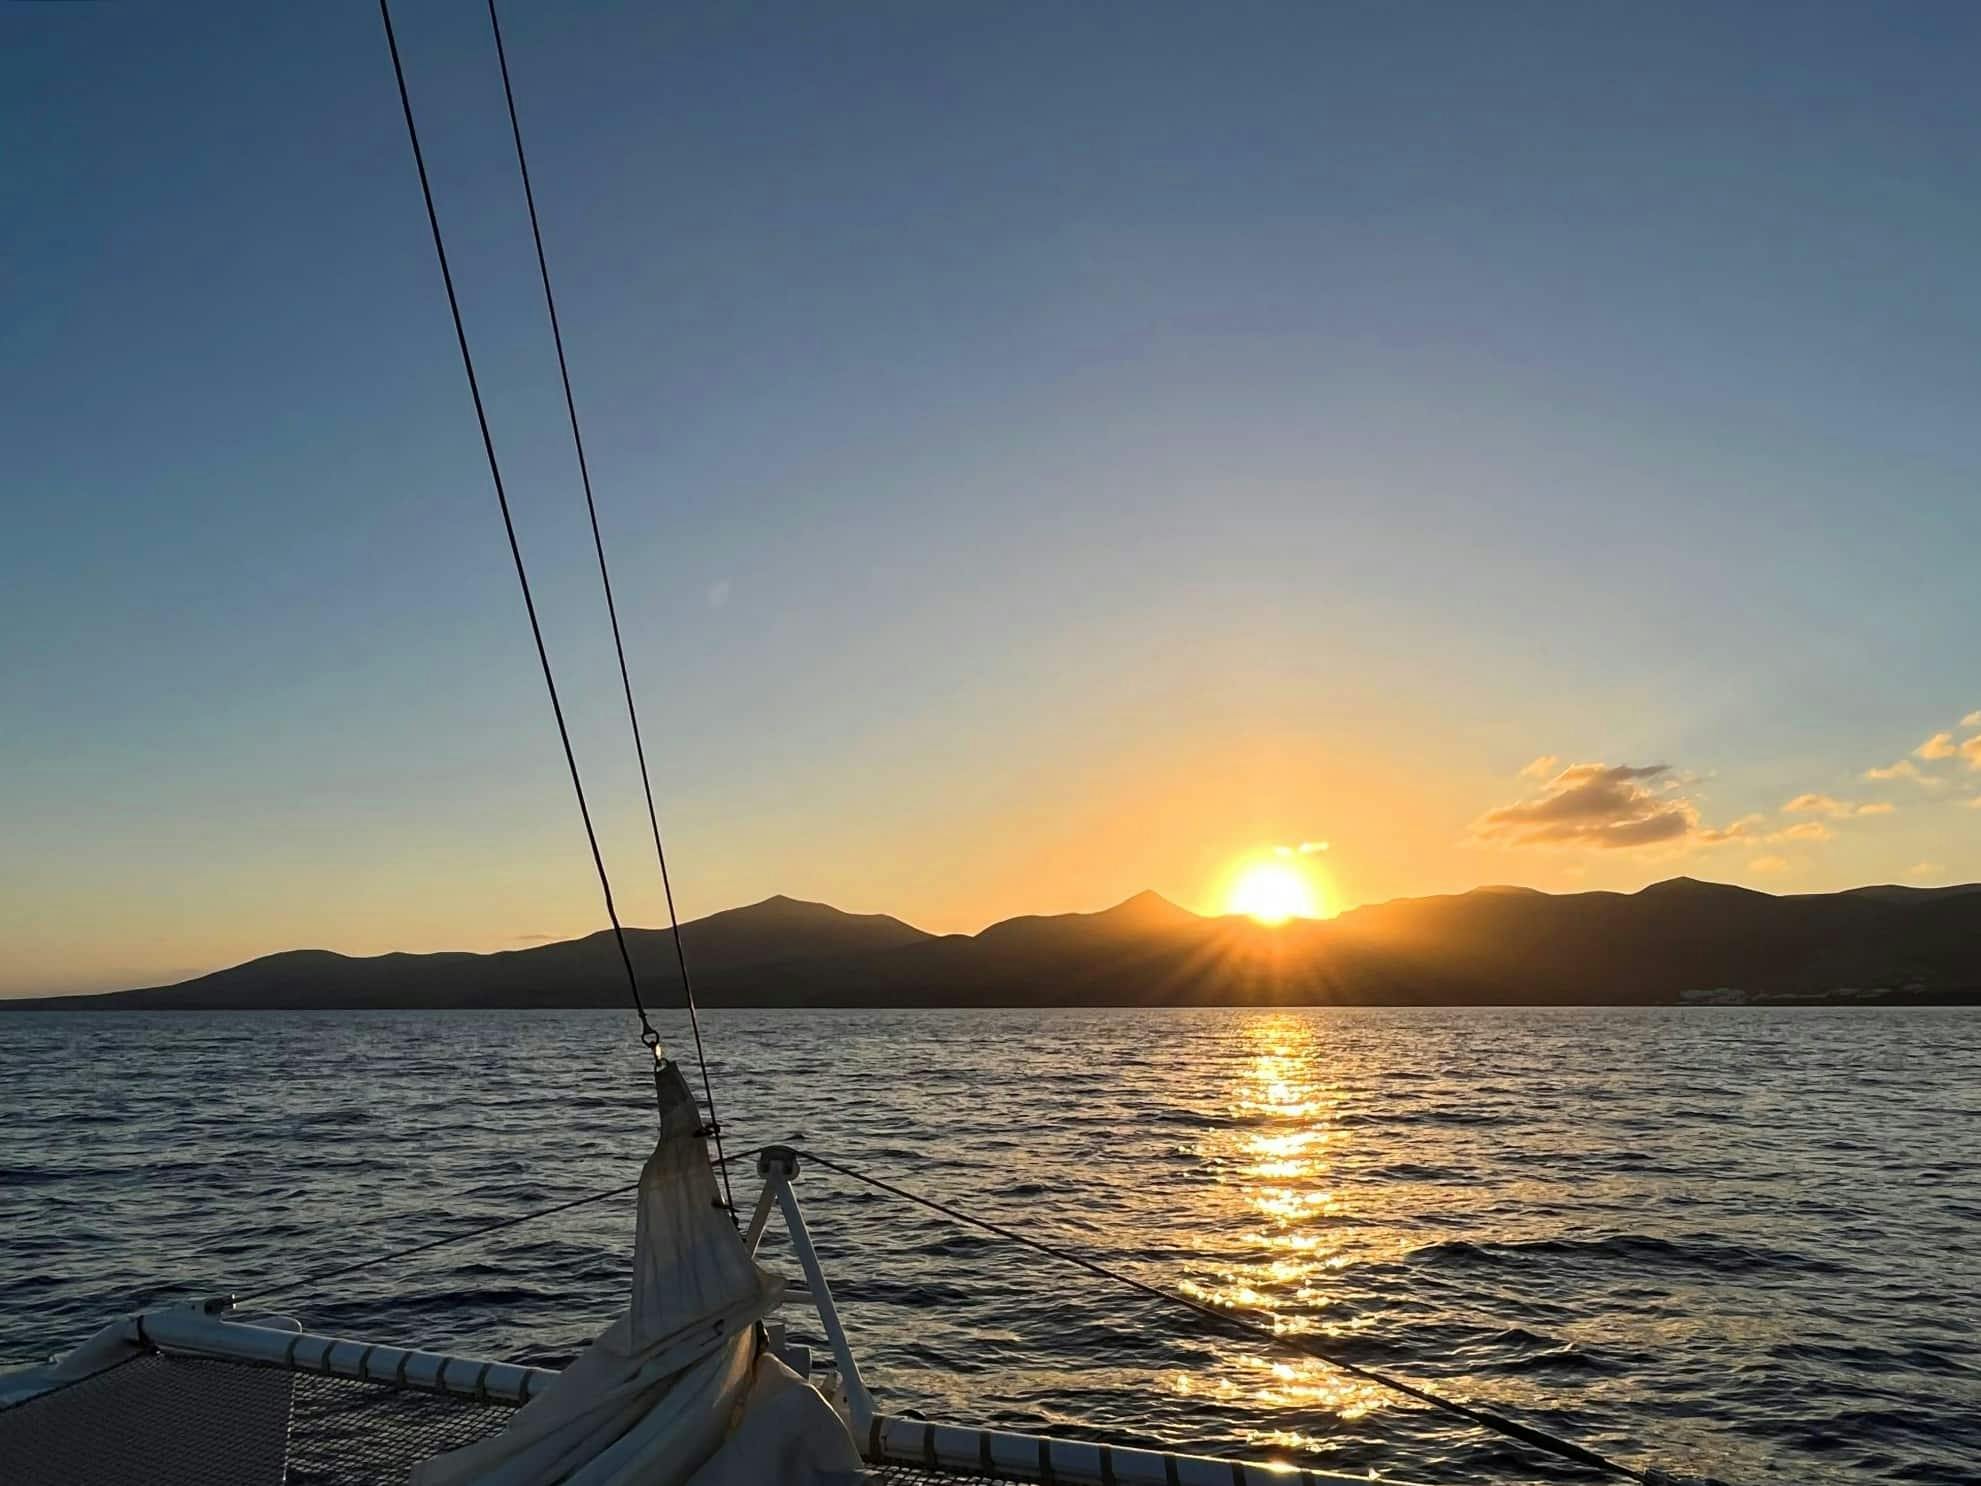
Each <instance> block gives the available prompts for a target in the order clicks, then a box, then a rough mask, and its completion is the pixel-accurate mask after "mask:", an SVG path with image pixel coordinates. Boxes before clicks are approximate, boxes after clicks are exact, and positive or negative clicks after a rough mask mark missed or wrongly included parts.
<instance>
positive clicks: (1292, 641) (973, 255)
mask: <svg viewBox="0 0 1981 1486" xmlns="http://www.w3.org/2000/svg"><path fill="white" fill-rule="evenodd" d="M396 19H397V22H398V26H399V31H400V43H401V47H402V50H403V52H404V56H405V61H406V66H407V69H408V73H409V78H410V84H411V88H412V92H413V101H414V106H415V109H416V111H417V116H418V119H419V122H420V126H421V130H422V134H423V143H424V145H425V147H426V151H427V155H428V160H429V165H430V168H431V170H432V172H433V176H434V185H435V189H436V192H437V195H438V201H439V210H440V214H441V218H442V223H443V226H444V228H445V230H446V232H447V234H448V240H449V247H450V253H451V255H452V257H453V259H454V265H455V272H456V276H457V280H458V282H459V285H460V288H461V292H462V298H463V308H464V311H465V314H466V317H467V323H468V329H469V335H470V339H471V342H472V344H473V347H474V351H475V354H476V357H477V362H478V370H479V371H480V374H481V377H482V381H483V384H484V389H485V392H486V394H487V397H488V402H489V411H490V416H491V420H492V424H493V427H494V431H495V439H496V442H497V446H498V451H499V453H500V456H501V458H502V461H503V468H504V473H505V476H506V478H507V479H508V482H509V485H510V489H511V493H512V498H513V500H514V501H515V504H516V510H517V520H518V525H519V529H520V534H521V538H522V542H523V545H524V550H525V554H526V557H527V559H528V561H529V564H530V568H531V573H532V577H533V580H534V582H535V583H536V586H537V591H538V601H539V605H540V607H541V609H542V610H543V616H544V623H545V630H546V637H547V641H548V644H549V647H550V651H551V655H552V658H553V662H554V664H555V665H556V667H557V670H558V674H559V677H560V681H561V684H562V686H563V688H564V690H565V694H566V705H567V708H568V709H569V711H570V713H571V715H572V719H573V725H574V731H575V739H576V744H577V749H578V753H579V757H580V762H581V764H582V766H583V768H584V770H585V774H586V778H587V782H588V785H589V788H590V790H591V793H592V797H593V805H594V810H595V812H596V813H597V815H598V817H599V819H600V821H601V826H602V834H603V839H604V845H605V850H606V854H607V858H608V861H609V863H610V865H611V867H612V869H613V874H614V880H615V887H616V888H617V891H618V896H619V898H620V900H621V904H622V907H623V908H624V910H625V913H626V916H627V918H628V919H629V920H630V921H633V922H639V923H654V922H664V909H663V906H662V904H661V899H660V893H659V885H658V881H657V876H656V874H655V872H654V870H653V866H652V861H651V847H650V843H649V842H648V841H647V839H646V835H645V830H646V827H645V819H644V813H643V810H642V807H641V806H640V803H639V786H638V780H637V775H636V773H635V772H634V769H633V763H632V755H631V749H630V746H629V743H628V740H627V736H626V733H625V729H624V720H623V716H622V715H621V714H620V712H619V711H618V709H619V707H620V705H621V703H620V699H619V696H618V692H617V680H616V674H615V671H614V667H613V660H612V652H611V643H610V636H609V632H608V630H607V628H606V623H605V614H604V607H603V603H602V600H601V598H600V594H599V590H598V583H597V576H596V572H595V569H594V568H593V567H592V558H591V553H590V546H589V534H588V530H587V528H586V525H585V518H584V510H583V505H582V496H581V493H580V490H579V487H578V483H577V477H576V466H575V462H574V460H573V457H572V452H571V448H570V442H569V438H568V432H567V430H566V429H565V427H564V423H563V416H564V415H563V408H562V402H561V398H560V394H559V392H558V385H557V373H556V365H555V361H554V358H553V354H552V348H551V342H550V336H549V329H548V324H547V321H546V319H545V315H544V310H543V304H542V300H541V296H540V290H539V288H538V285H537V281H536V267H535V260H534V257H533V256H532V250H531V247H530V240H529V235H528V222H527V218H526V216H525V215H524V207H523V201H522V196H521V192H520V188H519V185H518V182H517V179H516V174H515V163H514V157H513V154H511V153H510V150H511V146H510V143H509V139H508V134H507V122H506V116H505V114H504V112H503V103H502V94H501V89H500V80H499V77H498V75H497V72H496V69H495V58H494V52H493V47H492V43H491V41H490V38H489V33H488V28H487V18H486V14H485V12H484V11H483V10H482V9H481V8H480V7H479V6H478V5H477V4H474V3H469V0H432V3H420V4H403V5H402V6H401V7H400V13H399V14H398V15H397V17H396ZM505 26H506V30H507V41H508V45H509V52H510V60H511V66H512V70H513V73H514V77H515V84H516V88H517V93H518V104H519V108H520V110H521V114H522V120H523V127H524V129H525V131H526V136H527V140H528V143H529V147H530V151H531V156H532V168H533V175H534V180H535V184H536V188H537V193H538V200H539V205H540V208H541V210H542V212H543V215H544V228H545V236H546V244H547V248H548V252H549V255H550V261H551V268H552V272H553V274H554V275H555V276H556V281H557V284H558V286H559V293H560V309H561V311H562V315H563V320H564V333H565V340H566V344H567V347H568V349H569V352H570V357H571V363H572V376H573V381H574V384H575V388H576V395H577V399H578V403H579V407H580V412H581V415H582V417H583V419H584V423H585V428H586V431H587V444H588V452H589V454H590V457H591V463H592V469H593V474H594V479H595V484H596V488H597V491H598V499H599V504H600V510H601V517H602V520H603V523H604V528H605V532H606V539H607V542H608V544H609V550H610V555H611V558H612V561H613V564H614V571H615V578H616V581H617V585H618V598H619V602H620V606H621V613H622V617H623V619H624V621H625V624H626V629H627V640H628V649H629V656H630V661H631V666H632V673H633V682H634V686H635V688H636V690H637V692H638V694H639V696H640V698H641V705H642V715H643V720H644V726H645V728H646V731H647V740H648V749H649V754H650V757H651V761H652V763H653V766H654V774H655V784H656V787H657V790H658V793H659V796H660V800H661V805H662V812H663V823H664V825H665V827H666V829H667V831H668V833H669V842H670V852H671V855H672V859H673V866H674V868H675V871H676V884H677V889H678V896H679V900H680V905H681V908H682V911H683V913H684V914H686V915H699V914H702V913H706V912H709V911H713V910H715V909H719V908H723V907H727V906H731V905H734V904H739V903H745V902H749V901H753V900H755V899H758V898H762V897H764V896H767V895H769V894H772V893H779V892H781V893H788V894H791V895H793V896H797V897H804V898H814V899H821V900H824V901H828V902H831V903H834V904H837V905H839V906H841V907H844V908H847V909H851V910H857V911H865V912H888V913H893V914H896V915H898V916H900V917H903V918H905V919H908V920H909V921H911V922H913V923H916V924H918V925H921V926H923V927H925V928H929V929H934V930H944V931H954V930H968V931H974V930H975V929H978V928H980V927H982V926H983V925H984V924H986V923H988V922H990V921H993V920H995V919H998V918H1002V917H1005V916H1008V915H1011V914H1015V913H1023V912H1052V911H1066V910H1080V909H1093V908H1099V907H1103V906H1105V905H1107V904H1108V903H1111V902H1114V901H1117V900H1119V899H1121V898H1124V897H1126V896H1128V895H1129V894H1131V893H1134V892H1136V891H1138V890H1141V889H1144V888H1153V889H1155V890H1157V891H1159V892H1161V893H1163V894H1165V895H1166V896H1168V897H1170V898H1173V899H1174V900H1176V901H1177V902H1179V903H1182V904H1184V905H1185V906H1188V907H1192V908H1196V909H1199V910H1203V911H1216V910H1218V909H1220V908H1221V907H1223V906H1224V904H1225V899H1224V894H1225V893H1226V891H1227V885H1228V884H1229V883H1230V881H1231V880H1232V877H1233V873H1234V871H1235V869H1236V868H1237V867H1238V866H1239V865H1241V864H1243V863H1245V862H1247V861H1252V860H1255V859H1258V858H1260V857H1261V855H1262V854H1270V853H1271V852H1272V851H1273V848H1274V847H1276V846H1283V847H1287V848H1289V849H1290V850H1291V852H1292V856H1291V858H1289V859H1291V860H1295V861H1296V862H1297V863H1298V864H1299V866H1300V868H1301V869H1302V870H1304V871H1307V872H1309V873H1310V874H1311V875H1312V881H1313V883H1314V886H1315V888H1316V891H1317V894H1318V896H1319V899H1320V900H1321V902H1322V904H1323V906H1324V909H1325V910H1326V911H1335V910H1339V909H1341V908H1345V907H1351V906H1353V905H1355V904H1357V903H1362V902H1369V901H1376V900H1381V899H1385V898H1390V897H1395V896H1400V895H1415V894H1424V893H1437V892H1453V891H1462V890H1464V889H1467V888H1469V887H1471V886H1474V885H1476V884H1480V883H1493V882H1517V883H1525V884H1530V885H1532V886H1536V887H1541V888H1545V889H1548V890H1552V891H1569V890H1581V889H1591V888H1610V889H1622V890H1634V889H1635V888H1637V887H1640V886H1642V885H1643V884H1645V883H1647V882H1651V881H1655V880H1658V879H1661V878H1664V877H1669V876H1672V875H1676V874H1678V873H1686V874H1690V875H1694V876H1700V877H1706V878H1712V879H1716V880H1723V881H1731V882H1739V883H1745V884H1748V885H1751V886H1755V887H1761V888H1765V889H1767V890H1769V891H1793V892H1803V891H1818V890H1828V889H1833V888H1839V887H1845V886H1850V885H1854V884H1858V883H1864V882H1882V881H1909V882H1919V883H1935V882H1947V881H1960V880H1968V879H1977V878H1981V804H1978V803H1977V802H1981V793H1977V786H1981V742H1977V741H1976V737H1977V735H1981V662H1978V661H1977V649H1976V638H1977V634H1978V633H1981V585H1978V584H1977V580H1976V554H1977V551H1981V499H1977V491H1978V490H1981V419H1978V418H1977V416H1976V409H1977V408H1981V357H1977V356H1976V354H1975V346H1976V344H1977V333H1981V275H1977V270H1976V264H1977V263H1981V92H1977V90H1975V88H1974V87H1973V85H1972V84H1973V77H1972V65H1971V63H1972V58H1973V57H1974V55H1975V54H1976V48H1977V46H1981V11H1977V10H1975V8H1974V7H1972V6H1968V5H1924V4H1904V5H1897V6H1891V7H1860V6H1845V5H1837V6H1826V5H1818V6H1811V5H1805V4H1797V5H1787V6H1769V5H1763V4H1752V5H1743V6H1730V7H1729V6H1706V5H1689V4H1687V5H1670V6H1656V7H1652V6H1636V7H1619V6H1563V5H1543V6H1528V5H1520V4H1505V5H1495V6H1475V5H1470V4H1462V5H1450V6H1439V5H1430V4H1421V5H1410V6H1376V5H1329V6H1316V5H1306V4H1298V5H1295V4H1288V5H1266V4H1242V5H1237V6H1202V5H1188V6H1170V5H1150V4H1135V5H1105V4H1096V5H1086V6H1066V5H1057V4H983V5H975V4H956V5H940V6H929V5H920V4H899V5H892V4H861V5H850V6H833V7H817V6H803V5H766V6H751V7H734V6H719V5H707V6H681V7H652V6H639V7H625V8H601V7H589V6H587V7H557V8H552V7H525V6H522V5H514V4H512V5H511V6H510V7H509V9H508V12H507V13H506V14H505ZM0 131H4V132H3V133H0V140H4V149H0V286H3V287H0V295H4V301H0V303H3V304H4V314H0V348H3V350H4V354H0V635H4V641H0V842H3V843H4V848H3V849H0V994H22V993H32V992H44V991H66V990H85V989H98V988H108V987H116V986H126V985H136V984H148V983H156V982H160V981H167V980H172V979H178V978H182V977H184V976H188V975H191V974H196V973H200V972H203V971H205V970H209V969H213V968H216V967H218V966H221V965H225V964H229V963H233V962H235V961H238V960H241V959H245V958H248V957H250V956H253V955H256V954H262V953H268V952H272V951H276V950H281V949H287V948H293V947H297V946H303V945H311V946H321V947H326V948H332V949H338V950H343V951H346V952H349V953H378V952H382V951H385V950H390V949H409V950H429V949H442V948H450V949H477V950H492V949H501V948H508V947H514V946H517V945H520V944H524V943H529V942H535V941H536V940H538V939H540V938H543V937H565V936H569V935H576V934H581V933H586V932H590V931H592V930H594V929H596V928H599V927H601V926H602V925H603V922H604V919H603V911H602V907H601V904H600V900H599V895H598V889H597V885H596V882H595V880H594V878H593V876H592V873H591V867H590V862H589V858H588V855H587V852H586V848H585V843H584V838H583V835H582V832H581V830H580V827H579V823H578V819H577V815H576V812H575V810H574V808H573V804H572V800H571V794H570V787H569V783H568V781H567V779H566V777H565V775H564V772H563V763H562V759H561V756H560V754H559V752H558V745H557V741H556V735H555V732H554V729H553V726H552V723H551V719H550V716H549V711H548V707H547V704H546V702H545V700H544V696H543V692H542V684H541V680H540V678H539V676H538V674H537V671H536V664H535V657H534V654H533V651H532V649H531V642H530V636H529V632H528V628H527V626H526V623H525V620H524V616H523V612H522V606H521V603H520V600H519V598H518V594H517V591H516V585H515V578H514V574H513V572H512V571H511V569H510V566H509V558H508V553H507V550H506V547H505V545H504V542H503V536H502V530H501V525H500V521H499V517H498V513H497V510H496V507H495V503H494V497H493V492H492V489H491V487H490V483H489V477H488V473H487V469H486V467H485V464H484V462H483V459H482V455H481V451H480V447H479V442H478V436H477V434H476V430H475V424H474V419H473V411H472V407H471V405H470V403H469V401H468V397H467V393H466V387H465V383H464V380H463V377H462V372H461V367H460V364H459V359H458V353H457V351H456V348H455V346H454V343H453V337H452V331H451V327H450V324H449V322H448V319H447V309H446V303H445V300H444V298H443V296H442V292H441V287H440V282H439V276H438V271H437V269H436V267H435V263H434V260H433V254H432V246H431V243H430V241H429V239H428V235H427V226H426V221H425V217H424V214H423V210H422V207H421V204H420V198H419V192H418V184H417V180H416V177H415V175H414V173H413V169H412V163H411V159H410V155H409V152H408V148H407V143H406V139H405V133H404V127H403V123H402V120H401V117H400V114H399V107H398V101H397V97H396V94H395V91H394V87H393V81H392V75H391V70H390V66H389V62H388V59H387V55H386V51H385V46H384V41H383V36H382V33H381V31H380V29H379V25H378V20H377V16H376V14H375V13H374V12H372V11H371V10H369V9H368V8H366V7H365V6H362V5H349V6H281V7H259V8H253V7H243V8H239V9H235V10H232V11H228V10H222V9H202V10H201V11H200V12H198V13H196V14H188V13H185V12H165V11H160V10H158V9H155V8H147V7H122V6H13V7H7V8H6V9H5V10H4V11H0ZM1302 842H1305V843H1308V844H1309V845H1310V847H1317V846H1318V845H1319V843H1321V842H1325V843H1326V847H1327V849H1326V850H1325V851H1320V850H1310V851H1308V852H1306V853H1300V852H1298V851H1297V847H1298V845H1299V843H1302Z"/></svg>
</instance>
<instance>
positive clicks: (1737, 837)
mask: <svg viewBox="0 0 1981 1486" xmlns="http://www.w3.org/2000/svg"><path fill="white" fill-rule="evenodd" d="M1767 823H1768V817H1767V816H1765V815H1743V816H1741V817H1740V819H1739V820H1736V821H1733V822H1732V823H1730V824H1728V825H1724V826H1702V827H1700V829H1699V840H1700V841H1702V842H1703V843H1705V844H1706V845H1707V846H1718V845H1720V844H1721V843H1722V842H1726V841H1761V840H1766V839H1767V838H1766V837H1765V836H1764V835H1763V833H1762V830H1761V828H1762V827H1763V826H1765V825H1766V824H1767Z"/></svg>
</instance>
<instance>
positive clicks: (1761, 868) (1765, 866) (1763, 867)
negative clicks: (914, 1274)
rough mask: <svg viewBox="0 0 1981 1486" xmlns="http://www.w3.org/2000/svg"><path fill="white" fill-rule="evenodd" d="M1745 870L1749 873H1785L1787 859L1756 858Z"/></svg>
mask: <svg viewBox="0 0 1981 1486" xmlns="http://www.w3.org/2000/svg"><path fill="white" fill-rule="evenodd" d="M1747 870H1748V871H1749V872H1786V871H1787V870H1788V858H1787V857H1756V858H1754V860H1753V861H1751V862H1749V863H1748V864H1747Z"/></svg>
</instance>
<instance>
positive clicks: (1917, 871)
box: [1905, 862, 1947, 877]
mask: <svg viewBox="0 0 1981 1486" xmlns="http://www.w3.org/2000/svg"><path fill="white" fill-rule="evenodd" d="M1946 870H1947V869H1946V868H1945V866H1943V865H1942V864H1941V863H1939V862H1914V863H1913V864H1912V865H1911V866H1910V867H1907V868H1906V869H1905V875H1906V876H1907V877H1942V876H1945V875H1946Z"/></svg>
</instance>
